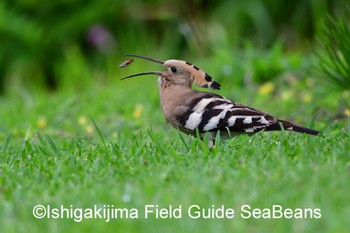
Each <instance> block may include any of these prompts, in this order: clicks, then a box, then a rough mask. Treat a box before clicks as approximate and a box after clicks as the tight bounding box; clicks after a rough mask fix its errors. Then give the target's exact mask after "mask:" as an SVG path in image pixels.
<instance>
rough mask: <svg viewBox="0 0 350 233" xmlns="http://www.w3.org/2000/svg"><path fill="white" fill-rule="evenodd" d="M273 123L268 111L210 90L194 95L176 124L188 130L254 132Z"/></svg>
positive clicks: (193, 131) (274, 123)
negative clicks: (200, 95)
mask: <svg viewBox="0 0 350 233" xmlns="http://www.w3.org/2000/svg"><path fill="white" fill-rule="evenodd" d="M276 125H278V120H277V119H276V118H275V117H273V116H271V115H269V114H266V113H264V112H261V111H259V110H256V109H254V108H250V107H247V106H244V105H241V104H236V103H234V102H232V101H230V100H228V99H226V98H224V97H222V96H219V95H215V94H211V93H207V94H205V95H203V96H202V97H201V98H197V99H194V100H193V101H192V103H191V108H189V109H188V111H186V112H185V113H184V115H183V116H182V117H181V121H180V124H179V126H180V128H182V129H183V130H184V131H186V132H190V133H195V132H196V130H198V131H199V132H200V133H203V132H215V131H218V130H221V131H230V132H233V133H236V132H237V133H255V132H258V131H261V130H264V129H268V128H269V127H271V126H276ZM278 127H279V126H278ZM273 128H275V127H273Z"/></svg>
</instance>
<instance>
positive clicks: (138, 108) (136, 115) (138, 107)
mask: <svg viewBox="0 0 350 233" xmlns="http://www.w3.org/2000/svg"><path fill="white" fill-rule="evenodd" d="M142 109H143V106H142V105H141V104H137V105H136V106H135V109H134V112H133V117H134V118H135V119H140V118H141V113H142Z"/></svg>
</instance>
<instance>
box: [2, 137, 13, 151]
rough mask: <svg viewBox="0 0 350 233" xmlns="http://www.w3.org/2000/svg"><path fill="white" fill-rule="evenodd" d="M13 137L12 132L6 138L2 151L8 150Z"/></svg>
mask: <svg viewBox="0 0 350 233" xmlns="http://www.w3.org/2000/svg"><path fill="white" fill-rule="evenodd" d="M11 139H12V134H9V135H8V136H7V138H6V141H5V144H4V147H3V148H2V153H5V152H6V151H7V148H8V146H9V145H10V142H11Z"/></svg>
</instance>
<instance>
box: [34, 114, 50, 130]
mask: <svg viewBox="0 0 350 233" xmlns="http://www.w3.org/2000/svg"><path fill="white" fill-rule="evenodd" d="M36 125H37V126H38V128H39V129H43V128H45V127H46V126H47V119H46V117H44V116H41V117H39V119H38V120H37V121H36Z"/></svg>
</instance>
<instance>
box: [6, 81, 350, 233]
mask: <svg viewBox="0 0 350 233" xmlns="http://www.w3.org/2000/svg"><path fill="white" fill-rule="evenodd" d="M306 83H307V82H306ZM275 85H276V84H275ZM305 85H306V86H305ZM307 85H311V84H303V82H298V83H296V84H293V85H285V84H283V85H279V86H278V87H276V86H275V91H274V92H272V93H269V94H266V95H263V94H259V91H255V90H241V89H238V88H235V87H232V86H231V85H230V83H229V82H228V81H226V82H225V81H224V82H223V90H222V91H221V92H220V93H223V94H224V95H225V96H227V97H229V98H232V99H235V100H236V101H239V102H242V103H245V104H249V105H251V106H254V107H256V108H260V109H263V110H265V111H268V112H271V113H273V114H275V115H278V116H280V117H281V118H287V119H291V120H294V121H296V122H298V123H300V124H305V125H308V126H312V127H313V128H316V129H319V130H322V131H324V133H323V136H318V137H312V136H308V135H302V134H293V133H288V132H280V133H260V134H256V135H254V136H251V137H248V136H244V135H243V136H239V137H236V138H235V139H233V140H226V141H219V142H218V143H217V145H216V147H215V148H214V149H213V150H212V151H210V150H209V148H208V146H207V144H206V142H202V141H200V140H198V139H197V138H193V137H189V136H186V135H182V134H179V133H178V132H177V131H176V130H175V129H172V128H170V126H169V125H166V123H165V122H164V119H163V116H162V113H161V110H160V107H159V106H158V105H159V103H158V91H157V86H156V80H155V79H152V78H145V79H139V80H133V81H131V80H129V81H123V82H121V81H115V82H112V83H111V84H110V85H108V86H104V85H97V86H93V87H91V88H89V89H87V90H86V91H84V92H80V93H72V92H69V93H68V92H64V91H58V92H57V93H52V94H50V95H47V94H42V93H39V94H33V93H27V92H25V91H21V92H18V93H14V94H13V95H9V96H7V97H2V98H1V99H0V112H1V125H0V225H1V231H2V232H6V233H12V232H27V231H28V229H30V231H31V232H100V231H114V232H151V231H152V232H153V231H159V232H160V231H161V232H199V231H202V232H227V231H229V230H231V231H234V232H346V231H347V230H348V229H349V227H350V224H349V216H350V208H349V203H350V196H349V191H350V179H349V178H350V156H349V151H350V143H349V141H350V136H349V133H348V130H349V118H346V117H345V118H344V116H343V115H342V113H343V110H344V107H342V106H345V107H346V106H349V102H348V100H347V99H346V98H344V96H346V95H347V93H343V94H337V93H330V92H328V90H327V89H325V88H323V87H317V88H314V87H315V86H314V87H309V86H307ZM313 85H315V84H313ZM311 90H312V91H311ZM286 92H287V93H289V94H287V95H286V94H285V93H286ZM306 94H308V95H309V97H308V98H305V95H306ZM288 95H290V96H291V98H287V97H288ZM281 96H285V97H284V98H282V97H281ZM286 96H287V97H286ZM310 96H311V97H310ZM309 98H311V101H310V99H309ZM303 101H304V102H303ZM309 101H310V102H309ZM339 102H341V103H343V104H341V105H339ZM301 103H302V104H301ZM137 109H138V110H137ZM135 111H136V112H135ZM137 111H139V113H137ZM339 114H340V115H341V116H342V118H341V119H338V120H336V119H335V116H338V115H339ZM338 118H339V117H338ZM38 204H42V205H50V206H51V208H55V207H60V205H64V206H65V207H66V208H69V207H70V206H71V205H73V206H74V207H76V208H92V207H93V206H94V205H98V206H103V205H114V206H115V207H120V208H127V209H131V208H137V209H139V211H140V212H139V219H115V220H111V221H110V222H108V223H106V222H105V221H104V220H103V219H86V220H82V221H81V222H79V223H76V222H75V221H74V220H73V219H45V218H44V219H35V218H34V217H33V214H32V209H33V207H34V206H35V205H38ZM147 204H154V205H159V207H168V206H169V205H172V206H174V207H178V206H179V205H181V206H182V209H183V216H182V219H156V218H154V217H151V218H149V219H145V218H144V217H143V209H144V207H145V205H147ZM193 204H197V205H199V206H201V207H203V208H210V207H211V206H212V205H214V206H216V207H220V206H221V205H224V206H225V207H226V208H233V209H234V210H235V211H236V217H235V218H234V219H224V220H222V219H217V220H208V219H190V218H189V217H187V215H186V209H187V208H188V207H189V206H190V205H193ZM244 204H249V205H251V206H252V207H253V208H271V207H272V205H282V206H283V207H284V208H292V209H296V208H320V209H321V213H322V217H321V218H320V219H301V220H300V219H253V218H252V219H242V218H241V217H240V216H239V214H240V207H241V206H242V205H244Z"/></svg>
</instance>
